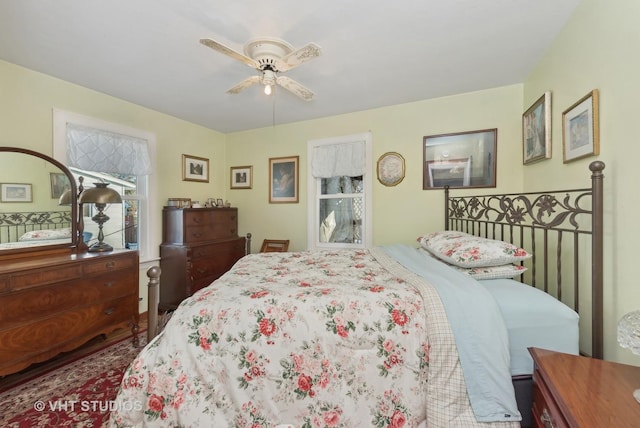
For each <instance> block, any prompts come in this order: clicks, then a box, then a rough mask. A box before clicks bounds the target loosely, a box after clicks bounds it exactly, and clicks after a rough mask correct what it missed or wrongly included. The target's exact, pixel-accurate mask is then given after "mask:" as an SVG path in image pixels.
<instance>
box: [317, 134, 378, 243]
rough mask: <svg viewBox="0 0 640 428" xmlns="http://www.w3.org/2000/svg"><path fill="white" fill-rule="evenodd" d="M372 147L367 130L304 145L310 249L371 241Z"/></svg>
mask: <svg viewBox="0 0 640 428" xmlns="http://www.w3.org/2000/svg"><path fill="white" fill-rule="evenodd" d="M371 145H372V142H371V134H370V133H365V134H356V135H350V136H344V137H336V138H327V139H321V140H312V141H309V142H308V143H307V158H308V175H309V176H308V194H309V203H308V226H307V230H308V236H307V247H308V248H309V249H319V248H366V247H369V246H371V245H372V224H373V223H372V218H371V212H372V200H371V199H372V198H371V195H372V193H373V192H372V183H373V180H372V171H373V160H372V150H371Z"/></svg>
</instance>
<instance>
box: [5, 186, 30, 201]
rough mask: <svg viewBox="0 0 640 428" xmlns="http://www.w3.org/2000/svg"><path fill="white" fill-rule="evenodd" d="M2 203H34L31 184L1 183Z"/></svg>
mask: <svg viewBox="0 0 640 428" xmlns="http://www.w3.org/2000/svg"><path fill="white" fill-rule="evenodd" d="M0 202H33V198H32V196H31V184H24V183H0Z"/></svg>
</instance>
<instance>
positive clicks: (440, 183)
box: [422, 128, 498, 190]
mask: <svg viewBox="0 0 640 428" xmlns="http://www.w3.org/2000/svg"><path fill="white" fill-rule="evenodd" d="M422 148H423V151H424V156H423V159H422V165H423V172H422V188H423V189H424V190H433V189H443V188H444V187H445V186H449V187H450V188H452V189H457V188H462V187H496V156H497V154H498V153H497V150H498V129H497V128H493V129H481V130H478V131H467V132H454V133H450V134H440V135H428V136H426V137H424V138H423V141H422Z"/></svg>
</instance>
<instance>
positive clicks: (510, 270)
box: [451, 264, 527, 280]
mask: <svg viewBox="0 0 640 428" xmlns="http://www.w3.org/2000/svg"><path fill="white" fill-rule="evenodd" d="M451 267H452V268H454V269H456V270H459V271H460V272H462V273H466V274H467V275H469V276H472V277H474V278H475V279H477V280H481V279H503V278H507V279H508V278H515V277H517V276H520V275H522V274H523V273H524V271H526V270H527V268H526V267H524V266H520V265H514V264H508V265H502V266H487V267H474V268H461V267H458V266H451Z"/></svg>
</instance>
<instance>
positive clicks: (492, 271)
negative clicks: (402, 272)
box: [421, 248, 527, 280]
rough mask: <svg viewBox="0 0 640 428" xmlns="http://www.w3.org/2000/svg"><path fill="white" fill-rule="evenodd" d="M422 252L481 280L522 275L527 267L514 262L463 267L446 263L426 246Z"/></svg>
mask: <svg viewBox="0 0 640 428" xmlns="http://www.w3.org/2000/svg"><path fill="white" fill-rule="evenodd" d="M421 250H422V252H423V253H424V254H426V255H428V256H429V257H432V258H434V259H436V260H438V261H440V262H442V263H444V264H446V265H447V266H449V267H451V268H452V269H455V270H457V271H459V272H462V273H465V274H467V275H469V276H472V277H473V278H475V279H477V280H481V279H511V278H515V277H517V276H520V275H522V274H523V273H524V272H525V271H526V270H527V268H526V267H524V266H520V265H514V264H507V265H501V266H486V267H474V268H461V267H458V266H454V265H451V264H449V263H446V262H444V261H442V260H440V259H439V258H437V257H436V256H434V255H433V254H431V253H430V252H429V251H427V250H425V249H424V248H421Z"/></svg>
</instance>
